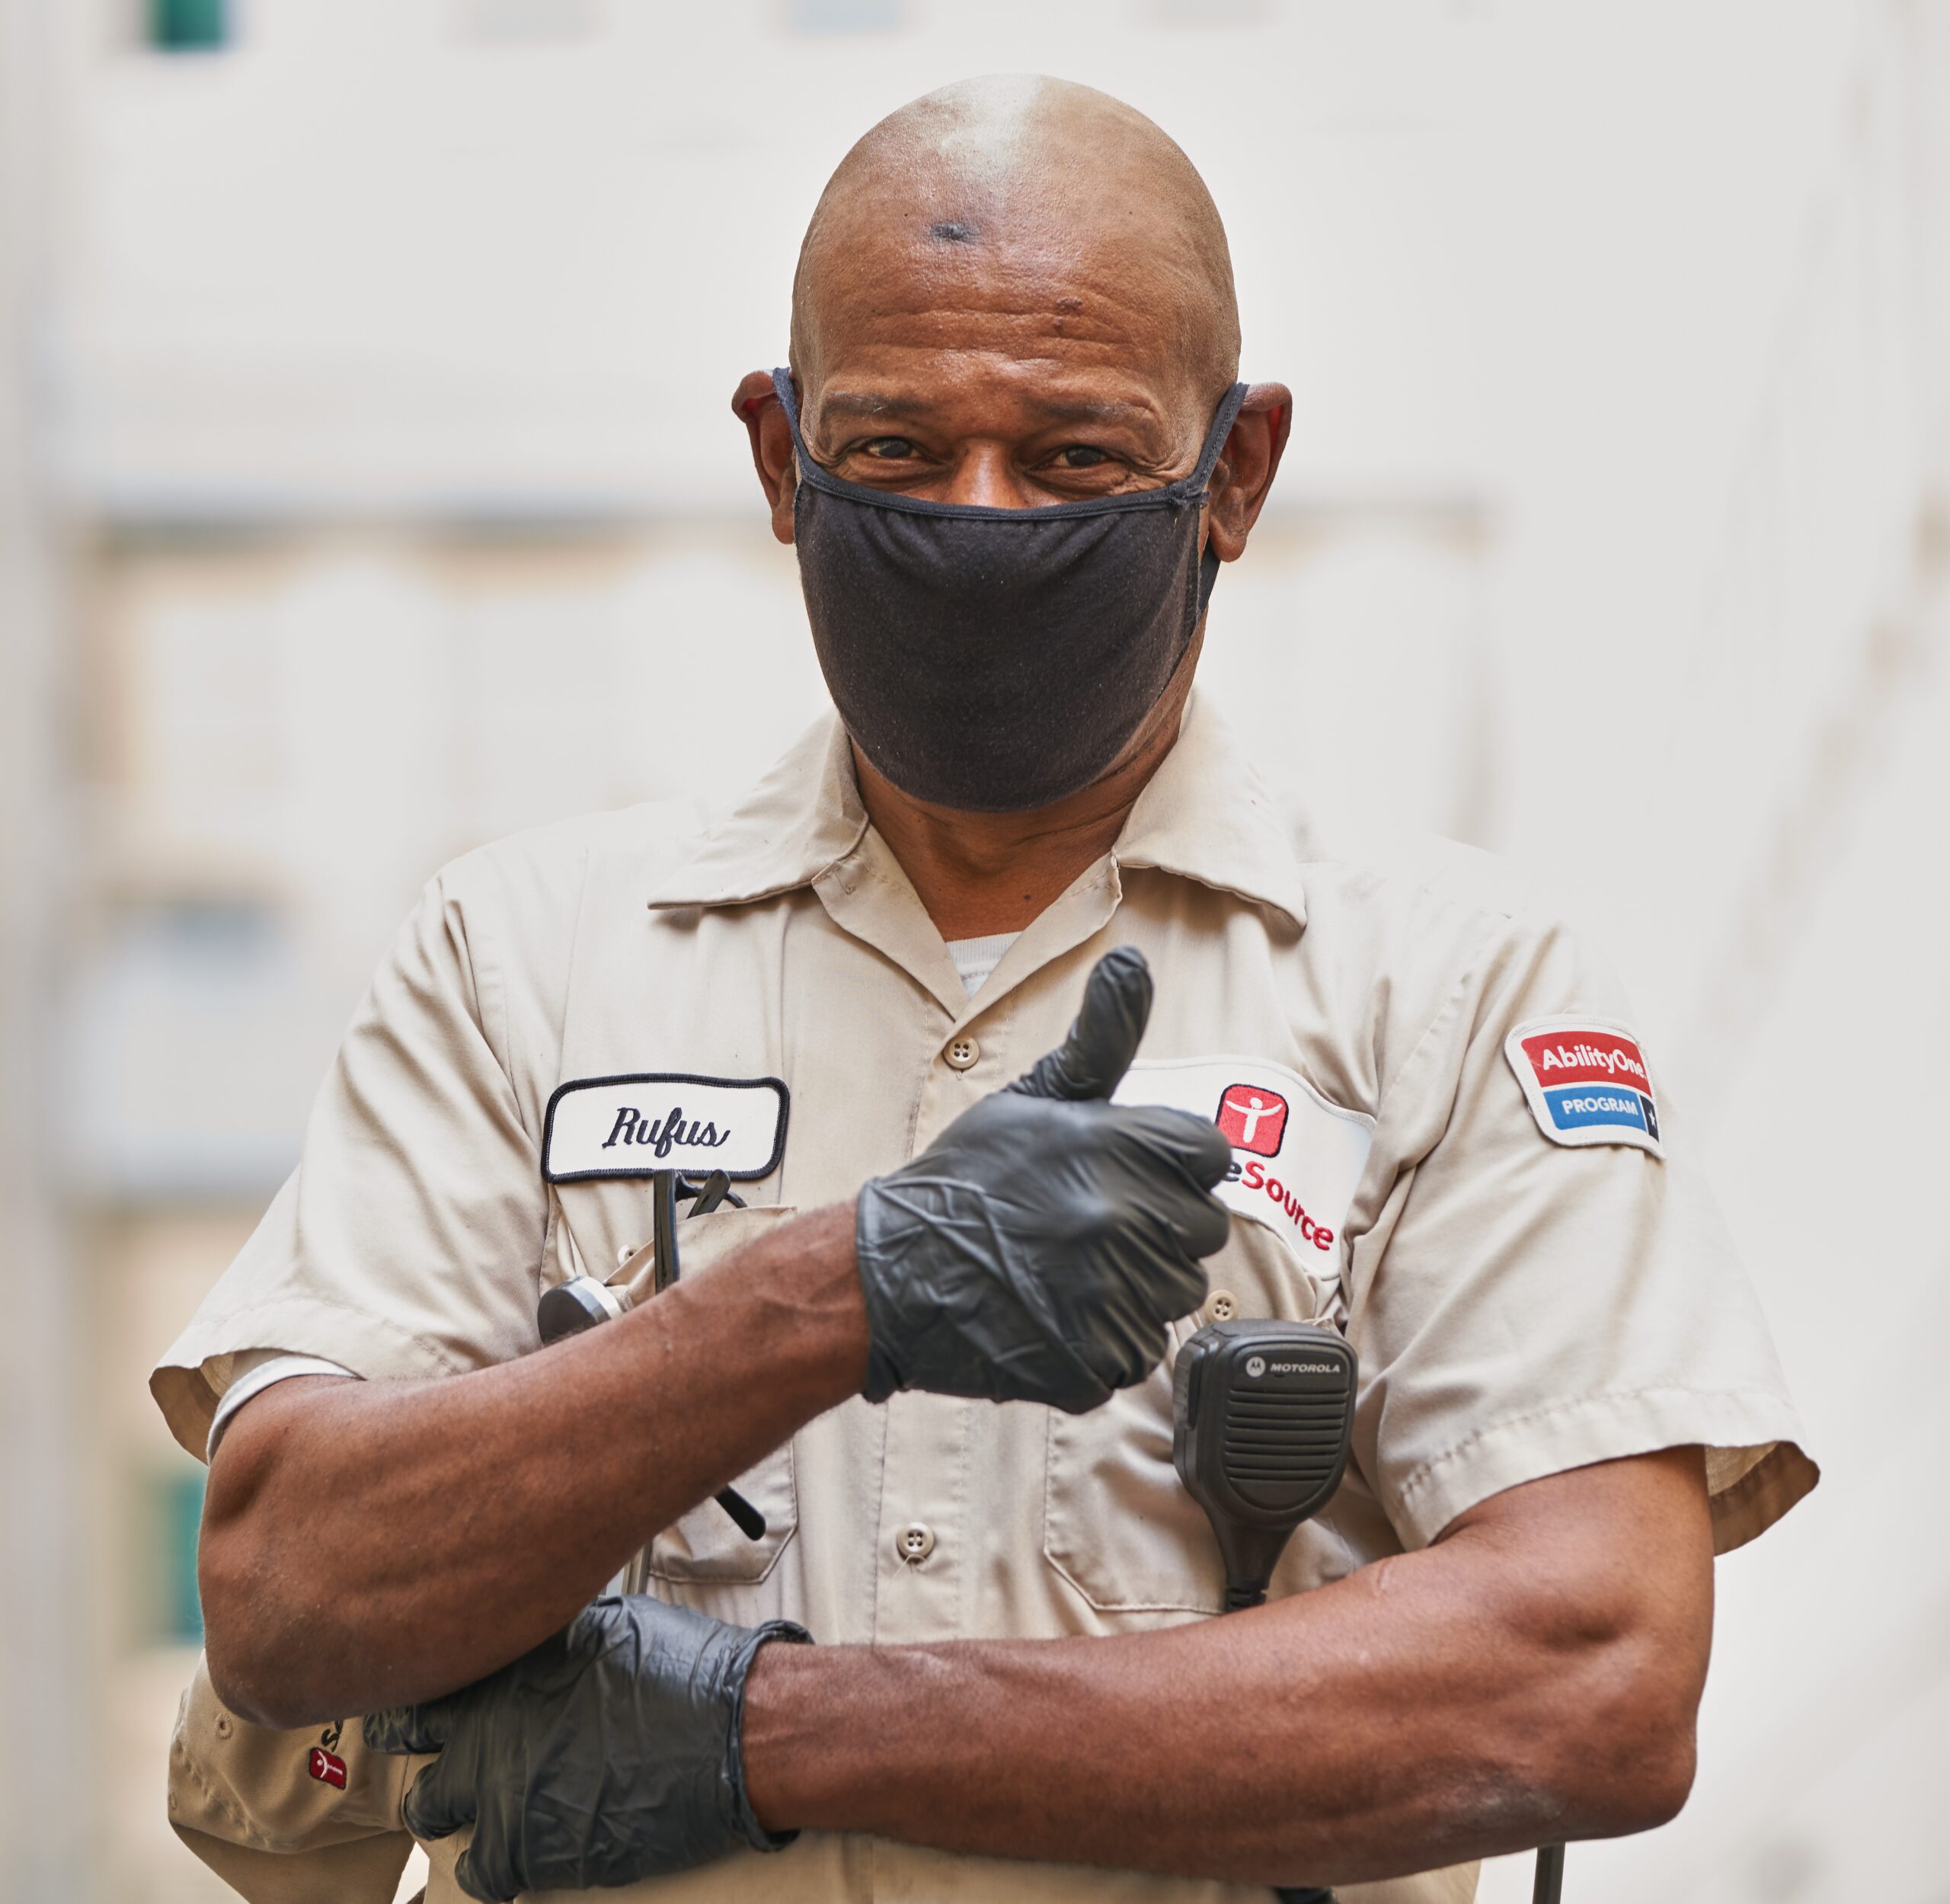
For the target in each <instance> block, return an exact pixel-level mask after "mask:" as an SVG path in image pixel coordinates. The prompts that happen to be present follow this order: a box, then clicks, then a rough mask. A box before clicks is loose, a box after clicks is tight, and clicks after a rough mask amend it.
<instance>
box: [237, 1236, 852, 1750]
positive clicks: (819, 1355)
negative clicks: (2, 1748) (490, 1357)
mask: <svg viewBox="0 0 1950 1904" xmlns="http://www.w3.org/2000/svg"><path fill="white" fill-rule="evenodd" d="M866 1359H867V1325H866V1318H865V1311H864V1309H863V1307H862V1302H861V1297H860V1288H859V1282H858V1276H857V1274H856V1272H855V1269H854V1265H853V1211H852V1207H851V1206H850V1205H842V1206H835V1207H834V1208H831V1209H827V1210H823V1211H817V1212H814V1214H810V1215H808V1216H806V1217H803V1218H799V1219H798V1220H797V1221H794V1222H791V1223H789V1224H784V1225H782V1226H781V1227H779V1228H778V1230H775V1231H773V1232H772V1233H771V1234H769V1235H766V1236H765V1237H761V1238H760V1239H759V1240H757V1241H756V1242H754V1243H751V1244H750V1245H748V1246H746V1248H745V1249H744V1250H740V1251H739V1252H737V1253H735V1254H734V1255H733V1256H730V1257H727V1259H726V1260H725V1261H724V1262H723V1263H722V1264H721V1265H720V1266H718V1268H717V1269H714V1271H713V1272H711V1274H710V1275H708V1276H702V1277H699V1278H698V1279H697V1280H696V1281H695V1282H684V1283H679V1285H677V1286H676V1288H673V1289H672V1290H670V1291H668V1292H667V1293H666V1294H663V1295H662V1296H660V1297H659V1298H657V1300H656V1301H654V1302H651V1303H647V1304H644V1305H643V1306H642V1307H640V1308H638V1309H636V1310H633V1311H631V1313H630V1314H628V1315H627V1316H625V1317H623V1318H622V1320H620V1321H619V1322H616V1323H612V1324H610V1325H609V1326H606V1327H604V1328H601V1329H598V1330H592V1331H590V1333H587V1334H586V1335H583V1336H578V1337H577V1338H576V1339H574V1340H573V1341H571V1342H566V1343H564V1344H562V1345H561V1346H558V1347H556V1348H552V1349H544V1350H542V1351H541V1352H539V1353H537V1354H535V1355H529V1356H527V1357H525V1358H523V1359H522V1360H520V1361H519V1362H512V1363H509V1364H507V1365H504V1366H502V1367H500V1368H489V1369H484V1370H481V1371H478V1373H475V1374H468V1375H462V1376H456V1377H453V1378H450V1379H448V1380H446V1381H431V1382H349V1381H337V1380H331V1379H324V1380H310V1381H308V1380H302V1379H293V1380H292V1381H287V1382H283V1383H280V1384H279V1385H278V1386H277V1387H275V1388H273V1389H272V1390H270V1391H269V1392H268V1393H267V1394H264V1396H262V1397H260V1398H259V1399H258V1400H256V1401H254V1402H253V1403H251V1404H250V1406H248V1408H246V1409H245V1410H243V1411H242V1412H241V1413H240V1414H239V1415H238V1417H237V1419H236V1420H235V1422H232V1425H231V1426H230V1428H229V1431H228V1432H227V1433H226V1434H225V1436H224V1438H223V1441H222V1444H221V1445H220V1446H219V1449H218V1451H217V1454H216V1459H215V1461H213V1464H212V1467H211V1470H210V1485H209V1504H208V1507H207V1509H206V1516H205V1521H204V1528H203V1547H202V1551H201V1573H202V1586H203V1604H204V1610H205V1615H206V1625H207V1631H208V1643H209V1660H210V1669H211V1673H212V1675H213V1679H214V1680H215V1682H216V1686H217V1688H218V1690H219V1692H220V1693H221V1694H222V1695H223V1696H224V1697H225V1698H226V1699H227V1700H228V1701H229V1702H230V1703H231V1704H232V1705H234V1706H235V1707H237V1708H238V1710H240V1711H241V1712H242V1713H243V1714H245V1717H251V1718H254V1719H257V1720H261V1721H263V1722H265V1723H277V1724H283V1725H299V1724H305V1723H310V1722H311V1721H312V1720H326V1719H331V1718H337V1717H344V1716H346V1715H347V1714H353V1713H363V1712H369V1711H372V1710H376V1709H378V1708H379V1707H385V1706H389V1705H394V1704H402V1703H404V1702H407V1701H414V1700H419V1699H424V1698H430V1697H433V1696H435V1695H436V1694H440V1693H443V1692H446V1691H451V1690H452V1688H455V1687H457V1686H459V1685H465V1683H466V1682H468V1681H470V1680H472V1679H475V1678H478V1677H479V1676H480V1675H481V1674H483V1673H484V1672H491V1671H492V1670H493V1669H494V1668H495V1667H497V1666H501V1665H503V1664H504V1663H505V1662H507V1661H508V1660H510V1659H513V1658H514V1657H516V1656H517V1655H518V1654H519V1653H523V1652H525V1651H526V1650H527V1649H528V1648H529V1646H533V1645H535V1643H537V1642H539V1640H542V1639H544V1638H545V1637H547V1636H548V1634H550V1633H551V1632H553V1631H555V1629H556V1628H558V1627H560V1626H561V1625H562V1624H564V1622H565V1621H567V1620H568V1619H569V1618H570V1617H571V1615H572V1614H574V1613H575V1612H576V1611H577V1609H578V1608H580V1607H581V1606H583V1605H585V1604H586V1603H587V1602H588V1601H589V1599H590V1598H591V1597H592V1596H593V1595H595V1594H596V1593H598V1592H600V1591H601V1590H602V1588H603V1585H604V1583H605V1582H606V1581H607V1580H609V1579H610V1578H611V1577H612V1576H613V1575H614V1573H615V1571H616V1570H617V1569H618V1568H619V1566H622V1564H623V1563H624V1562H625V1560H628V1558H629V1557H630V1556H631V1554H633V1553H635V1551H636V1550H637V1549H638V1547H641V1546H642V1545H643V1544H644V1542H645V1541H647V1540H648V1539H650V1538H651V1536H653V1535H654V1534H656V1533H657V1531H659V1530H660V1529H661V1528H664V1527H667V1526H668V1525H670V1522H673V1520H675V1519H676V1518H677V1517H678V1515H680V1514H682V1513H683V1512H686V1510H688V1509H690V1508H692V1507H694V1506H696V1505H697V1503H698V1502H700V1501H702V1500H703V1499H705V1497H706V1496H708V1495H709V1494H710V1493H712V1492H713V1490H715V1489H717V1488H719V1487H721V1486H724V1483H726V1482H727V1481H728V1480H731V1479H732V1478H733V1477H734V1476H736V1475H737V1474H740V1473H741V1472H743V1470H745V1469H746V1468H747V1467H750V1465H751V1464H752V1463H753V1461H756V1460H758V1459H759V1458H761V1457H762V1456H763V1455H764V1454H767V1453H768V1452H769V1451H771V1450H772V1449H773V1448H776V1447H778V1445H780V1444H781V1443H782V1442H785V1441H786V1440H787V1439H788V1438H790V1437H791V1435H792V1434H793V1433H794V1431H795V1430H797V1429H798V1428H799V1427H801V1426H802V1425H803V1424H804V1422H807V1421H809V1420H810V1419H812V1418H813V1417H814V1416H817V1415H819V1414H820V1413H823V1412H824V1411H825V1410H827V1409H829V1408H831V1407H833V1406H836V1404H837V1403H839V1402H841V1401H843V1400H846V1397H849V1395H852V1394H857V1393H858V1390H859V1387H860V1384H861V1380H862V1371H863V1370H864V1368H865V1365H866Z"/></svg>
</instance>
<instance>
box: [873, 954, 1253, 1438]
mask: <svg viewBox="0 0 1950 1904" xmlns="http://www.w3.org/2000/svg"><path fill="white" fill-rule="evenodd" d="M1150 1013H1151V974H1150V972H1149V969H1148V968H1146V965H1145V962H1144V955H1143V953H1141V952H1138V951H1137V950H1136V949H1135V948H1134V947H1131V946H1120V948H1119V949H1117V951H1115V952H1108V953H1106V954H1105V955H1104V957H1103V958H1101V959H1099V960H1098V962H1097V965H1096V968H1095V970H1094V971H1092V973H1091V974H1090V981H1089V983H1088V985H1087V986H1086V987H1085V990H1084V994H1083V1009H1082V1010H1081V1011H1080V1012H1079V1013H1078V1014H1077V1018H1076V1023H1075V1024H1074V1025H1073V1026H1071V1027H1070V1031H1069V1037H1068V1038H1066V1039H1065V1040H1064V1041H1063V1044H1062V1045H1060V1046H1059V1047H1058V1048H1057V1049H1056V1050H1055V1051H1052V1052H1050V1054H1049V1055H1048V1056H1047V1058H1043V1059H1041V1061H1039V1062H1038V1063H1037V1064H1036V1066H1035V1067H1034V1069H1033V1070H1031V1072H1030V1073H1029V1074H1028V1076H1027V1077H1022V1078H1019V1079H1018V1080H1016V1082H1015V1083H1013V1084H1011V1085H1009V1086H1005V1088H1004V1089H1002V1090H999V1091H997V1092H996V1093H994V1094H993V1096H989V1097H986V1098H984V1099H983V1100H982V1102H980V1103H979V1104H977V1105H976V1106H973V1109H970V1110H967V1111H965V1112H963V1113H962V1115H961V1116H960V1117H958V1118H956V1119H955V1121H954V1122H953V1123H952V1124H951V1125H949V1126H948V1128H947V1129H946V1130H945V1131H942V1133H941V1135H940V1136H939V1137H938V1138H936V1139H935V1141H934V1142H933V1143H932V1144H930V1145H929V1147H928V1148H927V1149H926V1150H924V1151H922V1153H921V1154H920V1155H919V1157H916V1158H915V1159H914V1160H913V1162H912V1163H909V1164H907V1165H906V1166H904V1167H903V1169H900V1170H896V1171H893V1173H890V1175H888V1176H884V1177H876V1178H874V1179H872V1180H871V1182H868V1183H867V1184H866V1185H865V1186H864V1187H863V1188H862V1190H861V1192H860V1197H859V1204H858V1214H857V1217H856V1219H855V1246H856V1250H857V1253H858V1260H859V1266H860V1282H861V1285H862V1288H863V1289H864V1290H865V1294H866V1305H867V1321H868V1327H869V1329H870V1330H871V1335H872V1348H871V1352H870V1353H869V1355H868V1362H867V1380H866V1383H865V1387H864V1389H863V1390H862V1393H864V1394H865V1396H866V1397H867V1399H868V1400H869V1401H884V1400H886V1399H887V1397H888V1396H889V1395H890V1394H893V1391H894V1390H896V1389H897V1388H919V1389H926V1390H931V1391H932V1393H934V1394H938V1395H971V1396H978V1397H986V1398H987V1399H988V1400H991V1401H1040V1402H1047V1403H1050V1406H1052V1407H1055V1408H1060V1409H1063V1410H1065V1411H1066V1412H1067V1413H1070V1414H1073V1415H1080V1414H1082V1413H1084V1412H1085V1410H1089V1409H1092V1408H1095V1407H1097V1406H1098V1405H1099V1404H1100V1403H1104V1402H1106V1401H1108V1400H1110V1398H1111V1393H1112V1391H1113V1390H1116V1389H1119V1388H1129V1387H1134V1386H1135V1385H1136V1384H1137V1383H1139V1382H1141V1381H1143V1380H1144V1378H1145V1377H1146V1375H1147V1374H1149V1373H1150V1371H1151V1370H1152V1368H1154V1367H1155V1366H1156V1365H1157V1362H1158V1359H1159V1357H1160V1356H1161V1355H1162V1354H1163V1353H1164V1351H1165V1324H1166V1323H1168V1322H1169V1321H1170V1320H1172V1318H1173V1317H1175V1316H1182V1315H1184V1314H1188V1313H1189V1312H1190V1311H1191V1310H1194V1309H1195V1308H1197V1307H1198V1305H1199V1304H1200V1303H1201V1302H1203V1301H1204V1300H1205V1288H1206V1285H1205V1272H1204V1270H1203V1269H1200V1267H1199V1263H1198V1259H1199V1258H1200V1257H1201V1256H1210V1255H1211V1254H1212V1253H1213V1251H1214V1250H1217V1249H1219V1248H1220V1246H1222V1245H1223V1243H1224V1242H1225V1240H1226V1225H1227V1218H1226V1209H1225V1206H1224V1205H1223V1204H1221V1203H1220V1202H1219V1201H1218V1199H1217V1198H1216V1197H1214V1196H1213V1195H1212V1194H1211V1189H1212V1186H1213V1185H1214V1184H1216V1182H1218V1181H1219V1180H1220V1178H1221V1177H1223V1176H1224V1175H1225V1173H1226V1167H1227V1166H1228V1165H1229V1163H1230V1162H1231V1161H1232V1150H1231V1147H1229V1145H1228V1144H1227V1143H1226V1140H1225V1138H1223V1136H1221V1135H1220V1133H1219V1131H1218V1130H1217V1129H1216V1128H1215V1127H1214V1126H1213V1125H1210V1124H1207V1123H1205V1122H1203V1121H1202V1120H1201V1119H1200V1118H1196V1117H1194V1116H1192V1115H1190V1114H1189V1113H1188V1112H1184V1111H1172V1110H1166V1109H1162V1108H1156V1107H1152V1106H1119V1105H1114V1104H1112V1103H1111V1102H1109V1099H1110V1096H1111V1093H1112V1092H1113V1091H1114V1090H1116V1089H1117V1082H1118V1080H1120V1078H1121V1077H1123V1076H1124V1073H1125V1071H1126V1070H1127V1069H1129V1067H1130V1061H1131V1059H1132V1058H1133V1055H1134V1054H1135V1053H1136V1050H1137V1045H1138V1041H1139V1039H1140V1038H1142V1037H1143V1035H1144V1026H1145V1021H1146V1019H1147V1018H1149V1016H1150Z"/></svg>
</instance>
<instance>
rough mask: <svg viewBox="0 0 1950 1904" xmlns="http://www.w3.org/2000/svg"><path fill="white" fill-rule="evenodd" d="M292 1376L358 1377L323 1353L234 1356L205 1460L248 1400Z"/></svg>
mask: <svg viewBox="0 0 1950 1904" xmlns="http://www.w3.org/2000/svg"><path fill="white" fill-rule="evenodd" d="M293 1375H343V1376H344V1377H345V1378H347V1380H349V1381H358V1379H359V1378H358V1377H357V1376H356V1375H355V1374H353V1372H352V1371H351V1370H350V1369H349V1368H340V1366H339V1365H338V1364H337V1362H328V1361H326V1359H325V1358H324V1356H322V1355H286V1354H284V1353H283V1352H282V1351H280V1350H279V1349H245V1350H244V1351H243V1352H241V1353H240V1354H238V1355H232V1357H231V1358H230V1382H229V1386H228V1387H226V1388H225V1390H224V1391H223V1394H222V1396H221V1397H219V1399H218V1401H217V1405H216V1413H215V1414H214V1415H213V1416H211V1417H210V1432H209V1440H207V1441H206V1442H204V1444H203V1459H204V1460H205V1461H208V1460H209V1458H210V1457H211V1456H212V1455H213V1454H215V1453H216V1445H217V1441H218V1438H219V1436H220V1435H222V1433H223V1431H224V1430H225V1429H226V1428H228V1427H229V1426H230V1420H231V1417H232V1416H233V1415H235V1413H237V1411H238V1410H239V1409H240V1408H241V1407H242V1406H244V1404H245V1403H246V1402H251V1401H255V1400H257V1397H259V1396H260V1395H261V1394H263V1393H264V1390H266V1389H267V1388H269V1387H270V1386H271V1385H272V1384H273V1383H275V1382H281V1381H289V1380H290V1378H292V1377H293Z"/></svg>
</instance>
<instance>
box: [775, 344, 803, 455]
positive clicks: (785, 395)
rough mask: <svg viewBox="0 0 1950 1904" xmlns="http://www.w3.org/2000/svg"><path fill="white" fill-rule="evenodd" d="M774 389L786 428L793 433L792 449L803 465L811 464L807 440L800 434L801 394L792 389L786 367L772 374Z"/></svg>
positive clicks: (790, 377)
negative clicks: (796, 451)
mask: <svg viewBox="0 0 1950 1904" xmlns="http://www.w3.org/2000/svg"><path fill="white" fill-rule="evenodd" d="M772 390H773V392H774V393H775V395H777V397H778V407H779V408H780V409H782V410H783V411H785V423H786V427H787V428H788V429H789V430H791V432H792V447H793V448H794V450H798V453H799V460H800V461H801V462H802V463H806V462H811V461H812V458H811V457H810V456H808V455H807V453H806V440H805V438H804V437H802V436H801V435H800V434H799V393H798V391H797V390H795V389H794V388H793V387H792V373H791V371H790V370H787V369H785V368H784V367H781V368H780V369H778V370H775V371H773V372H772Z"/></svg>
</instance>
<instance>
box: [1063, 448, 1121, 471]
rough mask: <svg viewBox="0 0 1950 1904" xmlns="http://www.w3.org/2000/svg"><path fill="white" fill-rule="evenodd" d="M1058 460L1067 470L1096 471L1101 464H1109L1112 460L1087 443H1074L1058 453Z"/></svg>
mask: <svg viewBox="0 0 1950 1904" xmlns="http://www.w3.org/2000/svg"><path fill="white" fill-rule="evenodd" d="M1109 461H1110V458H1109V457H1108V456H1105V455H1104V453H1103V451H1102V450H1093V449H1092V447H1091V446H1090V445H1089V444H1088V443H1071V444H1070V445H1069V446H1068V448H1066V449H1063V450H1058V451H1057V462H1060V463H1061V464H1062V465H1063V467H1064V468H1065V469H1095V468H1096V467H1097V466H1098V464H1099V463H1100V462H1109Z"/></svg>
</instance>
